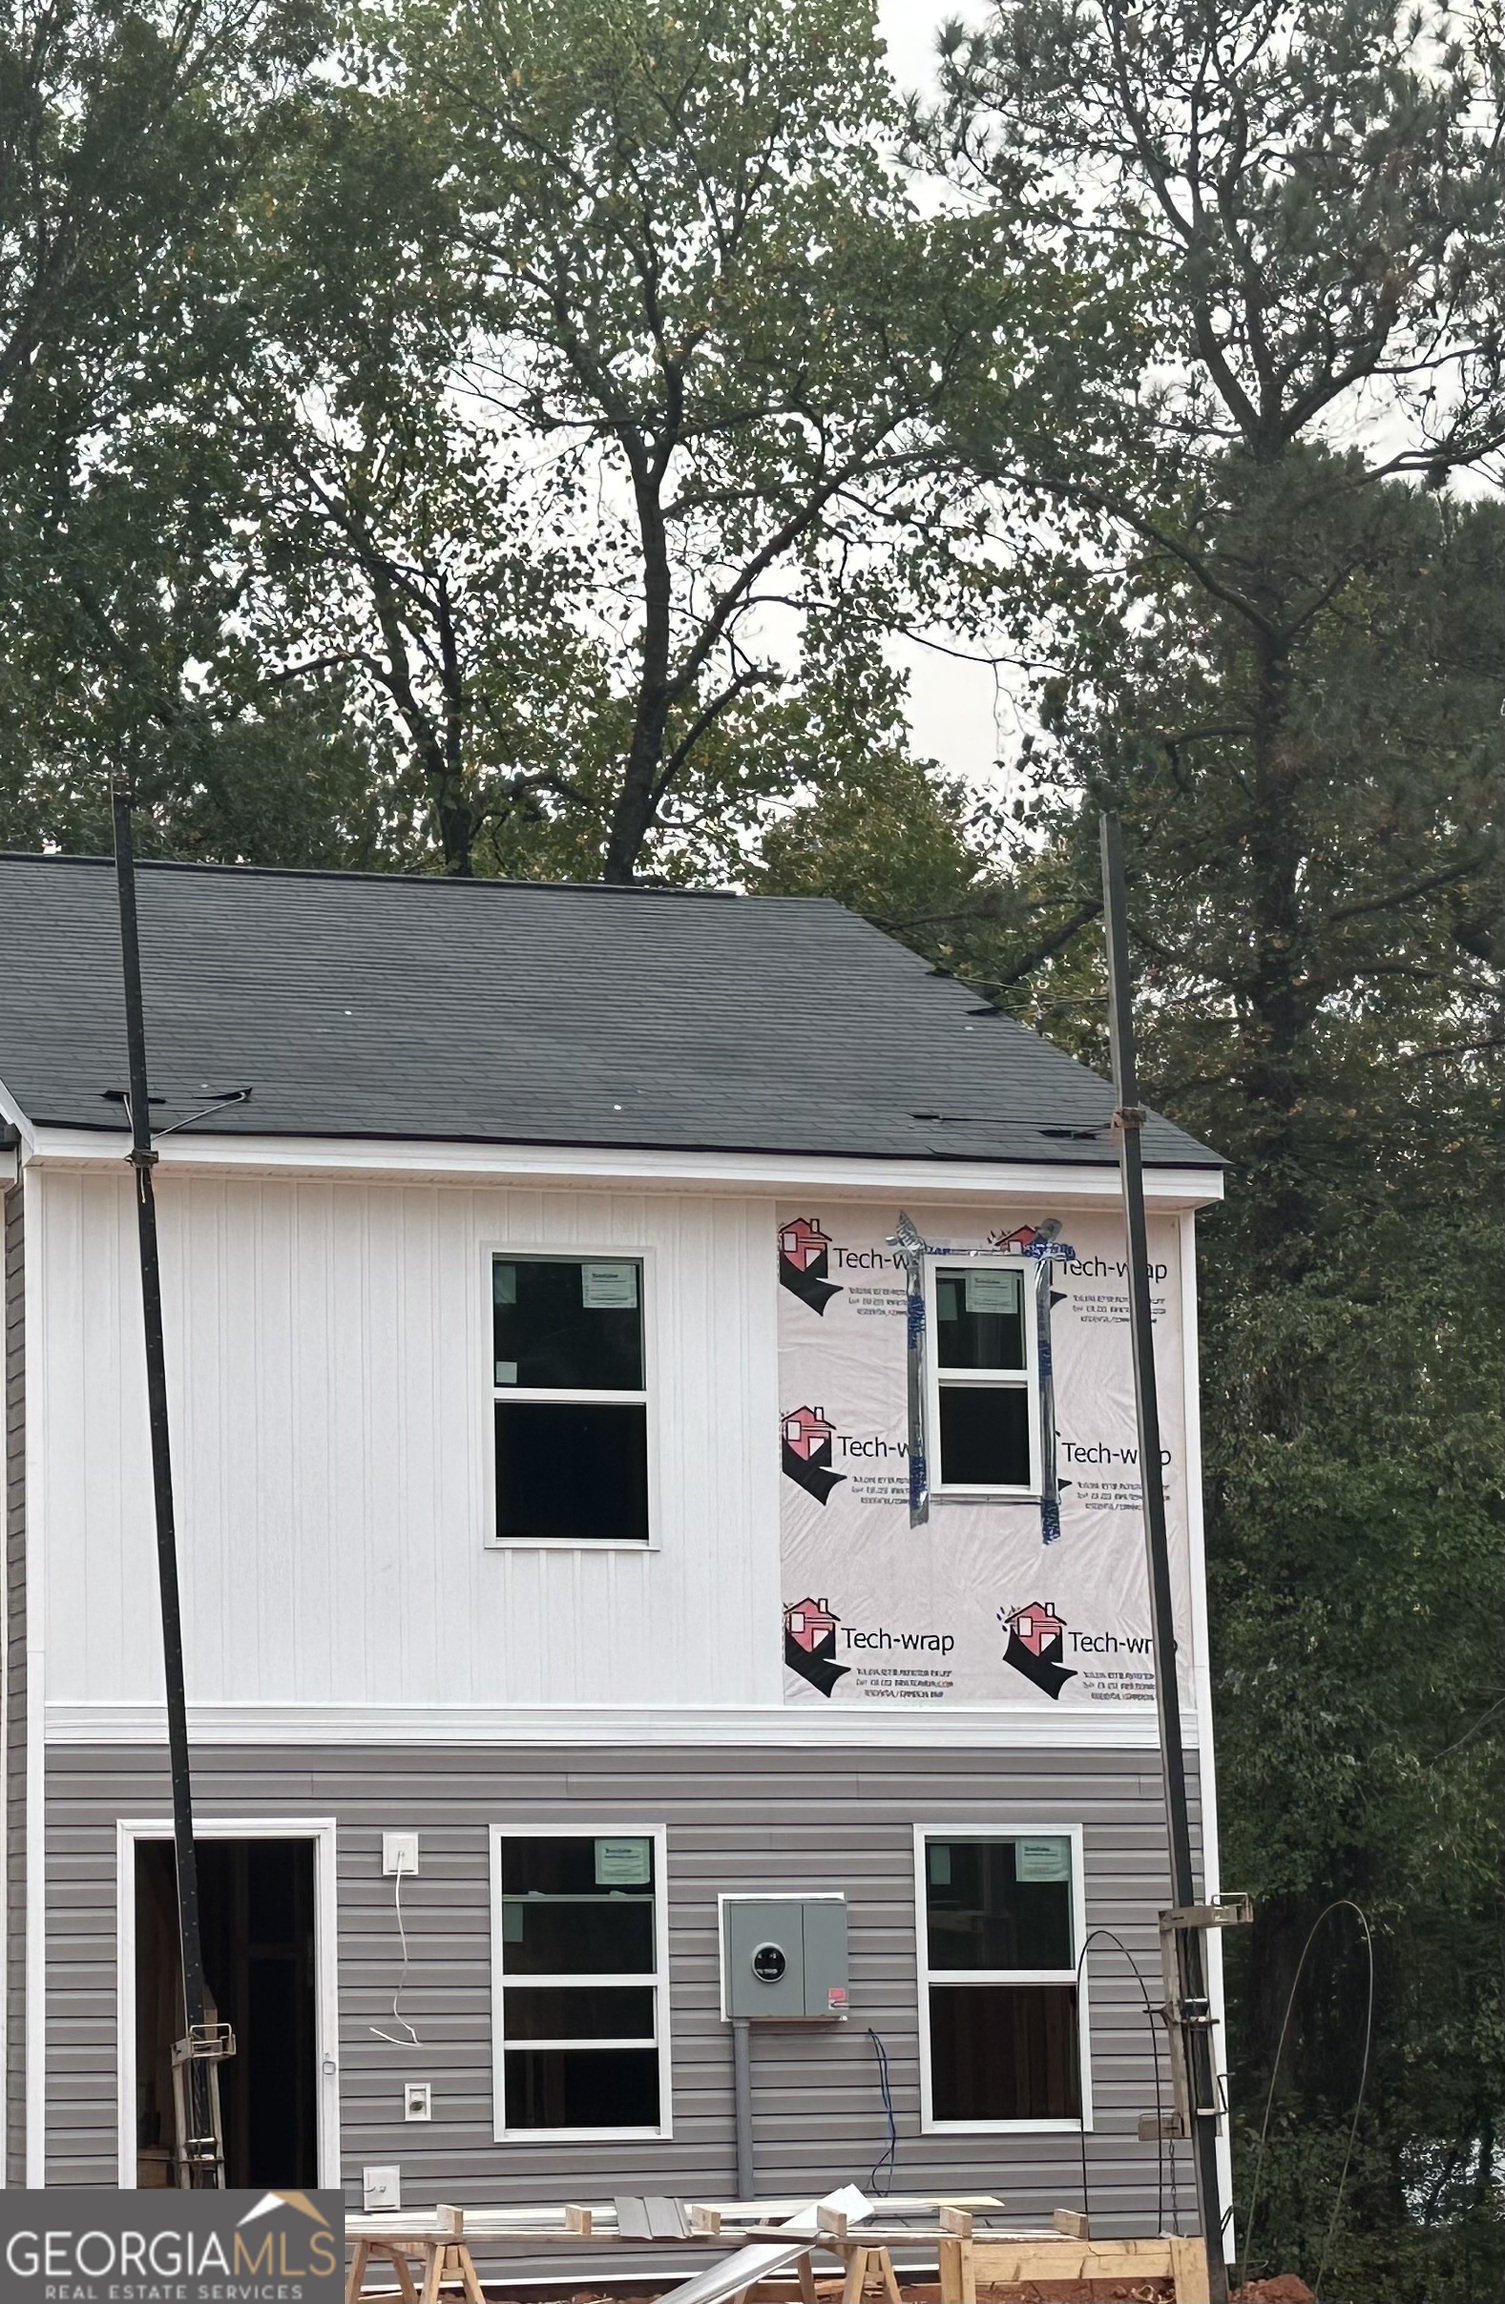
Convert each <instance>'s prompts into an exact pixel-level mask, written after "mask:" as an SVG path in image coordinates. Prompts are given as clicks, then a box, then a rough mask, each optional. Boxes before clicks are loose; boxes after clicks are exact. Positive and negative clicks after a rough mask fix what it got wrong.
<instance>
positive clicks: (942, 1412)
mask: <svg viewBox="0 0 1505 2304" xmlns="http://www.w3.org/2000/svg"><path fill="white" fill-rule="evenodd" d="M1034 1281H1035V1266H1034V1264H1033V1263H1025V1262H1024V1261H1023V1260H1022V1259H1021V1258H1019V1257H1017V1256H1015V1257H969V1258H968V1259H967V1260H966V1261H965V1262H958V1263H955V1264H948V1263H947V1262H946V1260H945V1258H944V1257H934V1258H930V1259H928V1260H927V1263H926V1286H927V1293H928V1296H929V1305H928V1310H929V1315H930V1318H929V1329H930V1336H931V1339H932V1342H931V1348H930V1352H929V1354H928V1359H929V1367H928V1370H927V1376H928V1389H929V1402H928V1406H929V1425H930V1458H931V1486H932V1488H933V1489H935V1490H936V1491H937V1492H938V1493H940V1494H942V1495H961V1496H997V1495H1008V1494H1013V1495H1025V1496H1028V1495H1031V1494H1033V1493H1034V1491H1035V1487H1036V1484H1037V1481H1038V1477H1039V1475H1038V1471H1037V1469H1036V1467H1037V1464H1038V1461H1039V1448H1038V1444H1037V1442H1036V1437H1035V1435H1036V1429H1037V1426H1038V1422H1039V1406H1038V1402H1039V1377H1038V1353H1037V1348H1036V1337H1035V1295H1034Z"/></svg>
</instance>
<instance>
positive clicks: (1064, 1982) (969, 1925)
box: [915, 1824, 1092, 2130]
mask: <svg viewBox="0 0 1505 2304" xmlns="http://www.w3.org/2000/svg"><path fill="white" fill-rule="evenodd" d="M915 1916H916V1923H917V1933H918V1937H919V1976H920V2107H921V2126H922V2127H923V2128H925V2129H926V2130H935V2129H973V2130H994V2129H1016V2128H1025V2129H1040V2130H1054V2129H1065V2128H1071V2129H1075V2128H1077V2127H1078V2126H1085V2127H1088V2128H1090V2127H1091V2125H1092V2118H1091V2104H1090V2094H1089V2077H1090V2067H1089V2063H1088V2019H1087V2004H1086V1990H1087V1987H1086V1979H1085V1977H1084V1978H1083V1979H1082V1982H1081V1984H1080V1986H1079V1985H1078V1982H1077V1967H1076V1964H1077V1961H1078V1959H1079V1958H1080V1956H1081V1950H1082V1942H1083V1935H1084V1930H1083V1922H1082V1837H1081V1830H1080V1827H1078V1826H1076V1825H1071V1824H1047V1825H1041V1826H1040V1827H1038V1828H1036V1827H1035V1826H1033V1825H1031V1826H1030V1827H1028V1828H1027V1829H1025V1828H1020V1829H1017V1830H1016V1829H1012V1828H1005V1827H1000V1828H993V1827H989V1828H986V1829H977V1828H975V1827H968V1826H966V1825H950V1826H936V1827H935V1828H934V1829H933V1830H925V1829H923V1828H919V1829H917V1830H916V1833H915Z"/></svg>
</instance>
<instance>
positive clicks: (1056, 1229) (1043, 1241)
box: [987, 1216, 1076, 1263]
mask: <svg viewBox="0 0 1505 2304" xmlns="http://www.w3.org/2000/svg"><path fill="white" fill-rule="evenodd" d="M987 1245H988V1247H989V1248H991V1249H992V1251H993V1254H994V1255H995V1256H1034V1257H1041V1256H1052V1257H1055V1258H1057V1259H1058V1260H1060V1261H1062V1262H1066V1263H1071V1262H1073V1261H1074V1260H1075V1257H1076V1250H1075V1249H1074V1248H1073V1247H1072V1245H1071V1243H1070V1241H1068V1240H1063V1239H1062V1238H1061V1227H1060V1225H1059V1224H1058V1223H1057V1221H1056V1219H1055V1217H1054V1216H1052V1217H1050V1218H1048V1219H1047V1221H1046V1222H1045V1223H1044V1224H1016V1225H1015V1226H1014V1229H1013V1231H1012V1232H1004V1231H998V1232H990V1233H989V1234H988V1239H987Z"/></svg>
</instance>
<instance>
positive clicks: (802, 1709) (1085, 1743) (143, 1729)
mask: <svg viewBox="0 0 1505 2304" xmlns="http://www.w3.org/2000/svg"><path fill="white" fill-rule="evenodd" d="M1197 1728H1198V1722H1197V1718H1196V1715H1195V1713H1193V1712H1191V1711H1183V1713H1182V1734H1183V1735H1184V1737H1185V1739H1186V1742H1187V1744H1188V1746H1190V1747H1192V1748H1193V1749H1195V1747H1196V1744H1197ZM188 1729H189V1735H190V1736H191V1738H192V1740H193V1742H194V1743H195V1744H196V1745H199V1746H204V1745H211V1746H212V1745H237V1746H244V1745H258V1744H262V1745H267V1746H274V1745H309V1744H313V1745H333V1744H355V1745H382V1746H393V1745H396V1746H441V1747H442V1746H444V1745H453V1744H479V1745H535V1746H543V1747H545V1748H547V1747H549V1746H553V1745H568V1746H580V1745H603V1746H610V1747H613V1748H620V1747H621V1746H623V1745H640V1746H653V1745H684V1746H689V1747H691V1748H694V1747H697V1746H709V1747H716V1748H718V1749H725V1748H732V1747H736V1746H744V1747H748V1748H751V1749H753V1750H758V1749H761V1748H764V1747H772V1748H781V1747H782V1748H785V1749H788V1748H801V1747H803V1748H806V1749H814V1750H824V1751H844V1750H848V1749H850V1748H851V1747H852V1746H854V1745H860V1746H862V1747H863V1748H864V1749H866V1748H869V1747H874V1746H880V1747H883V1748H885V1749H888V1750H905V1751H933V1752H945V1751H948V1750H953V1751H971V1750H981V1749H994V1750H998V1751H1012V1752H1027V1751H1060V1752H1100V1751H1104V1750H1127V1751H1143V1752H1154V1751H1155V1750H1156V1749H1157V1736H1156V1725H1155V1708H1154V1706H1153V1704H1126V1703H1104V1704H1094V1705H1093V1706H1092V1707H1091V1708H1090V1710H1089V1709H1088V1708H1087V1707H1086V1706H1083V1707H1081V1708H1080V1709H1074V1710H1072V1711H1069V1712H1058V1711H1054V1710H1050V1711H1048V1710H1047V1708H1046V1700H1045V1699H1044V1698H1042V1699H1041V1701H1040V1703H1039V1705H1025V1704H1018V1705H1001V1704H1000V1705H997V1706H995V1707H991V1708H983V1707H980V1706H965V1707H964V1706H961V1705H958V1706H957V1707H956V1708H955V1709H954V1710H953V1709H950V1708H949V1707H940V1708H935V1707H927V1708H926V1709H925V1710H924V1711H923V1712H922V1711H919V1710H917V1709H914V1708H910V1707H906V1706H903V1705H899V1704H892V1705H889V1704H862V1705H856V1704H846V1705H841V1706H838V1707H832V1708H830V1709H824V1708H823V1709H822V1710H821V1711H819V1712H817V1711H816V1710H815V1708H814V1706H813V1705H803V1704H800V1705H788V1706H783V1707H779V1706H773V1705H770V1706H769V1707H768V1708H767V1709H759V1708H757V1707H755V1706H752V1705H746V1706H742V1705H736V1706H733V1705H727V1706H725V1707H720V1706H711V1705H689V1704H686V1705H683V1706H675V1707H672V1708H671V1707H668V1706H663V1707H656V1706H648V1705H631V1704H603V1705H564V1704H561V1705H558V1706H550V1705H542V1704H540V1705H518V1706H516V1707H510V1706H508V1707H504V1706H502V1705H481V1704H190V1706H189V1708H188ZM166 1735H167V1716H166V1711H165V1708H164V1707H163V1706H162V1705H160V1704H68V1703H54V1704H49V1705H48V1707H47V1741H48V1743H49V1744H53V1745H65V1744H71V1745H83V1744H161V1743H163V1742H164V1741H165V1739H166Z"/></svg>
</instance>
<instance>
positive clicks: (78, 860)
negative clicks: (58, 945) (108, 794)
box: [0, 848, 861, 918]
mask: <svg viewBox="0 0 1505 2304" xmlns="http://www.w3.org/2000/svg"><path fill="white" fill-rule="evenodd" d="M0 864H64V865H66V864H87V865H91V866H96V867H98V868H100V869H101V870H105V871H112V870H113V869H114V864H115V859H114V857H113V856H76V855H72V854H64V853H63V852H62V851H61V850H58V849H31V848H0ZM136 869H137V871H138V872H188V873H205V874H208V873H221V874H223V875H224V876H225V877H227V878H232V879H233V878H241V879H247V880H250V879H257V880H334V881H341V880H358V881H370V882H373V883H376V884H379V885H380V886H382V887H384V888H404V887H408V888H526V889H562V890H568V891H569V892H570V893H571V894H576V895H586V894H588V895H592V896H693V897H696V898H698V899H701V900H705V899H708V898H709V899H713V900H716V901H720V902H731V903H737V904H835V905H837V908H838V909H839V910H842V911H846V910H849V909H850V907H849V906H846V905H842V904H841V903H840V902H839V899H838V898H836V897H834V896H783V895H768V894H764V893H762V892H761V891H758V890H753V889H746V888H683V887H680V886H678V885H677V884H675V883H671V882H667V881H662V880H629V881H626V882H623V881H617V880H522V879H503V878H501V877H499V876H496V875H492V874H489V873H485V874H483V873H477V874H476V875H474V876H473V877H462V876H461V875H460V874H458V873H453V872H358V871H351V870H346V869H343V868H341V867H339V866H335V865H325V864H224V863H221V862H220V861H219V860H218V859H217V858H202V859H197V858H193V857H187V856H138V857H137V858H136ZM858 917H859V918H860V917H861V915H860V914H859V915H858Z"/></svg>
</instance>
